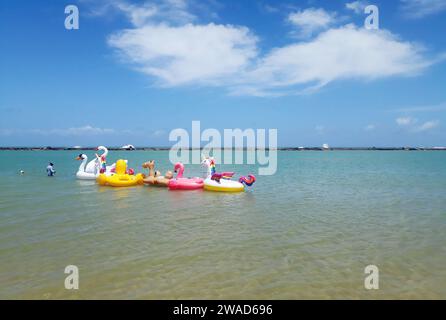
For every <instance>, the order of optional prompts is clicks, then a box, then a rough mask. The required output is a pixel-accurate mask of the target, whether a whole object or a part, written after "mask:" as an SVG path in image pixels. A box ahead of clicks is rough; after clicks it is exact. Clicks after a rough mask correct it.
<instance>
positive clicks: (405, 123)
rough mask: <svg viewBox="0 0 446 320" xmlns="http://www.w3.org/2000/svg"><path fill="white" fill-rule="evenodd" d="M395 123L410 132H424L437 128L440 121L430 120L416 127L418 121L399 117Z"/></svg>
mask: <svg viewBox="0 0 446 320" xmlns="http://www.w3.org/2000/svg"><path fill="white" fill-rule="evenodd" d="M396 123H397V124H398V126H400V127H404V128H407V129H408V130H409V131H411V132H424V131H429V130H432V129H434V128H436V127H438V125H439V124H440V121H438V120H431V121H426V122H424V123H422V124H421V125H416V124H417V123H418V119H416V118H412V117H400V118H397V119H396Z"/></svg>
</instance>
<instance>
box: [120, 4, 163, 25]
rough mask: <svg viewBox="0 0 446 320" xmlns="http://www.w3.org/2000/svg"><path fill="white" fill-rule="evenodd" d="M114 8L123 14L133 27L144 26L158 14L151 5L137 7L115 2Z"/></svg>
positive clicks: (155, 8) (156, 8) (155, 7)
mask: <svg viewBox="0 0 446 320" xmlns="http://www.w3.org/2000/svg"><path fill="white" fill-rule="evenodd" d="M115 6H116V7H117V8H118V9H120V10H121V11H122V12H124V13H125V14H126V15H127V16H128V18H129V19H130V21H131V23H132V24H133V25H135V26H140V25H144V24H145V23H146V22H147V21H149V19H151V18H153V17H155V16H156V15H157V14H158V13H159V11H158V7H157V6H155V5H153V4H151V3H145V4H143V5H142V6H137V5H134V4H129V3H125V2H116V3H115Z"/></svg>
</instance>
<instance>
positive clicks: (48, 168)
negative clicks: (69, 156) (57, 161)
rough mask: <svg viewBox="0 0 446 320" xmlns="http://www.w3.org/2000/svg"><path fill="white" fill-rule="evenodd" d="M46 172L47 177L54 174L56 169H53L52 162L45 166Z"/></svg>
mask: <svg viewBox="0 0 446 320" xmlns="http://www.w3.org/2000/svg"><path fill="white" fill-rule="evenodd" d="M46 173H47V174H48V177H52V176H54V174H55V173H56V170H54V164H53V163H51V162H50V163H49V165H48V167H46Z"/></svg>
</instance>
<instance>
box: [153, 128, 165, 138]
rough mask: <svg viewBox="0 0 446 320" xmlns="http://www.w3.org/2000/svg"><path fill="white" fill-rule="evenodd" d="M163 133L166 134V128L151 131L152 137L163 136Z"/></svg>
mask: <svg viewBox="0 0 446 320" xmlns="http://www.w3.org/2000/svg"><path fill="white" fill-rule="evenodd" d="M165 134H166V130H162V129H159V130H155V131H153V132H152V135H153V136H154V137H161V136H164V135H165Z"/></svg>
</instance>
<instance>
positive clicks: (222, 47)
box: [0, 0, 446, 146]
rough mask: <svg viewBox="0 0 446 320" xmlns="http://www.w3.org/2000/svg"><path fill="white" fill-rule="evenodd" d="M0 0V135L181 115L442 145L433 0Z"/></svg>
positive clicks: (437, 12)
mask: <svg viewBox="0 0 446 320" xmlns="http://www.w3.org/2000/svg"><path fill="white" fill-rule="evenodd" d="M68 4H75V5H76V6H78V8H79V11H80V19H79V25H80V28H79V29H78V30H66V29H65V27H64V21H65V18H66V16H67V15H66V14H65V13H64V9H65V6H66V5H68ZM367 4H374V5H376V6H377V7H378V8H379V17H380V29H379V30H366V29H365V28H364V19H365V18H366V16H367V15H366V14H364V13H363V10H364V6H365V5H367ZM0 6H1V8H0V41H1V43H0V48H1V51H0V112H1V113H2V117H1V118H0V145H1V146H36V145H51V146H55V145H61V146H73V145H82V146H95V145H99V144H103V145H109V146H114V145H122V144H127V143H131V144H134V145H136V146H166V145H170V144H171V142H169V141H168V134H169V132H170V130H172V129H174V128H185V129H188V128H190V127H191V122H192V120H200V121H201V127H202V129H205V128H216V129H219V130H222V129H224V128H242V129H245V128H254V129H256V128H266V129H268V128H277V129H278V140H279V145H280V146H320V145H322V144H323V143H328V144H329V145H331V146H406V145H411V146H439V145H446V129H445V128H446V90H445V80H446V61H445V59H446V37H444V34H445V29H446V1H443V0H400V1H367V2H366V1H336V0H333V1H317V0H309V1H284V2H280V1H266V0H265V1H229V0H228V1H222V0H200V1H198V0H157V1H130V0H125V1H124V0H122V1H121V0H119V1H103V0H102V1H93V0H79V1H74V0H72V1H67V2H65V1H38V2H37V1H22V0H14V1H12V0H6V1H2V2H1V4H0Z"/></svg>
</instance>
